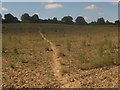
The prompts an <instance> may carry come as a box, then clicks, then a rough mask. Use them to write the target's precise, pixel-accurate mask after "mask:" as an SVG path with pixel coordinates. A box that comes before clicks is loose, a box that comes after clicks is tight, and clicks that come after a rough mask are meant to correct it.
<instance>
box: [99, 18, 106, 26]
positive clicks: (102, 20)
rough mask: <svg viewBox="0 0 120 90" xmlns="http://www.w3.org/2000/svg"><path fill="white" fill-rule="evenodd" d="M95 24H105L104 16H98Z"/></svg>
mask: <svg viewBox="0 0 120 90" xmlns="http://www.w3.org/2000/svg"><path fill="white" fill-rule="evenodd" d="M97 24H99V25H103V24H105V20H104V18H98V20H97Z"/></svg>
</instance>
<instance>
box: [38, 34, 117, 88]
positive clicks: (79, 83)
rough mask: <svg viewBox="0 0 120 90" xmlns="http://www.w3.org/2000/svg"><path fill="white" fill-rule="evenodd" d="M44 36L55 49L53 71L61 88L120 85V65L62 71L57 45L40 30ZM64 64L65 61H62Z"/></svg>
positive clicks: (112, 86) (113, 86) (114, 86)
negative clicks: (70, 71)
mask: <svg viewBox="0 0 120 90" xmlns="http://www.w3.org/2000/svg"><path fill="white" fill-rule="evenodd" d="M40 34H41V36H42V38H43V39H44V40H45V41H47V42H48V43H49V44H50V45H51V49H52V50H53V67H52V69H53V71H54V75H55V77H56V79H57V80H58V81H59V82H60V83H61V86H60V87H61V88H100V87H102V88H106V87H108V88H116V87H118V66H106V67H102V68H97V69H91V70H78V71H77V73H76V72H75V73H71V74H66V75H62V72H63V73H67V71H62V72H61V70H63V67H62V65H61V63H60V61H62V60H63V58H62V57H61V56H59V53H60V52H59V50H58V48H57V45H54V44H53V43H52V42H51V41H49V40H48V39H46V37H45V36H44V35H43V34H42V33H41V32H40ZM62 64H63V65H64V63H62Z"/></svg>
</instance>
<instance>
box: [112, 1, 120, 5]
mask: <svg viewBox="0 0 120 90" xmlns="http://www.w3.org/2000/svg"><path fill="white" fill-rule="evenodd" d="M111 4H112V5H118V4H120V2H111Z"/></svg>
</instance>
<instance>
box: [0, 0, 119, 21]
mask: <svg viewBox="0 0 120 90" xmlns="http://www.w3.org/2000/svg"><path fill="white" fill-rule="evenodd" d="M16 7H17V8H16ZM111 11H112V12H111ZM7 13H11V14H12V15H13V16H15V17H17V18H18V19H19V20H21V19H20V17H21V16H22V14H24V13H28V14H29V15H30V16H32V15H34V14H37V15H38V16H39V18H40V19H48V18H50V19H52V18H53V17H57V19H58V20H61V19H62V18H63V17H64V16H71V17H73V21H75V19H76V18H77V17H78V16H82V17H84V18H85V20H86V21H87V22H88V23H90V22H92V21H96V20H97V19H98V18H101V17H103V18H104V19H105V20H109V21H110V22H114V21H116V20H118V4H117V3H112V2H72V3H71V2H50V3H47V2H3V3H2V16H4V15H5V14H7Z"/></svg>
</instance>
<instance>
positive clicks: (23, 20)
mask: <svg viewBox="0 0 120 90" xmlns="http://www.w3.org/2000/svg"><path fill="white" fill-rule="evenodd" d="M21 20H22V22H24V23H29V22H30V21H31V20H30V16H29V14H28V13H24V14H23V15H22V16H21Z"/></svg>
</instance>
